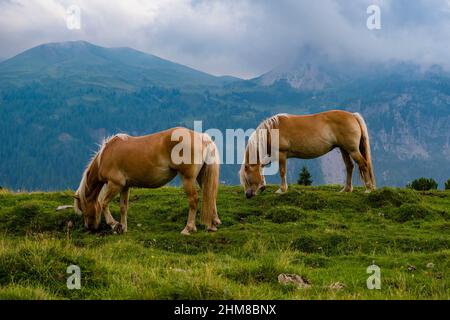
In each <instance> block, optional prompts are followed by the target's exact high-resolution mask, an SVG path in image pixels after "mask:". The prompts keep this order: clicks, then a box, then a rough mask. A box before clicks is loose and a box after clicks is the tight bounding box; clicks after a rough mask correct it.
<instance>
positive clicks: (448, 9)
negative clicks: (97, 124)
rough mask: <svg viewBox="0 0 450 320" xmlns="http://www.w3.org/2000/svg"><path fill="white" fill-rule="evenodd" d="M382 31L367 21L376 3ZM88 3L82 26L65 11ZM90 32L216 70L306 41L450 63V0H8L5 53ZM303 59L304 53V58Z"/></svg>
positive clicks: (0, 50) (104, 41) (242, 66)
mask: <svg viewBox="0 0 450 320" xmlns="http://www.w3.org/2000/svg"><path fill="white" fill-rule="evenodd" d="M371 4H376V5H378V6H379V7H380V9H381V29H380V30H369V29H368V28H367V26H366V21H367V18H368V16H369V15H368V14H367V12H366V9H367V7H368V6H369V5H371ZM70 5H77V6H78V7H79V8H80V9H81V29H80V30H69V29H68V28H67V27H66V9H67V8H68V7H69V6H70ZM69 40H86V41H89V42H92V43H95V44H98V45H102V46H107V47H123V46H127V47H132V48H135V49H139V50H142V51H145V52H148V53H152V54H155V55H157V56H160V57H162V58H166V59H169V60H172V61H175V62H179V63H182V64H185V65H188V66H190V67H193V68H196V69H199V70H202V71H205V72H209V73H212V74H215V75H224V74H227V75H235V76H239V77H243V78H250V77H254V76H258V75H260V74H262V73H264V72H266V71H268V70H270V69H273V68H275V67H277V66H279V65H280V64H283V63H284V62H285V61H288V60H289V59H293V58H295V59H297V60H298V59H299V57H298V55H299V54H301V52H302V49H303V48H304V47H305V46H308V47H313V48H315V49H317V50H320V51H321V52H322V53H324V54H326V55H327V56H329V57H331V58H335V59H349V60H351V61H359V62H360V63H369V62H383V61H387V60H400V61H411V62H416V63H420V64H422V65H425V66H427V65H431V64H440V65H443V66H444V67H446V68H449V67H450V61H449V59H448V57H450V1H447V0H416V1H407V0H378V1H377V0H362V1H345V0H340V1H332V0H318V1H306V0H305V1H299V0H280V1H269V0H242V1H229V0H216V1H203V0H192V1H188V0H177V1H175V0H152V1H144V0H127V1H119V0H117V1H111V0H67V1H66V0H3V1H2V0H0V57H3V58H7V57H11V56H13V55H15V54H17V53H19V52H21V51H23V50H26V49H28V48H30V47H33V46H36V45H39V44H42V43H46V42H59V41H69ZM300 58H301V57H300Z"/></svg>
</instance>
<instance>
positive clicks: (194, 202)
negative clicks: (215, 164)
mask: <svg viewBox="0 0 450 320" xmlns="http://www.w3.org/2000/svg"><path fill="white" fill-rule="evenodd" d="M181 180H182V182H183V188H184V191H185V192H186V195H187V197H188V200H189V216H188V221H187V224H186V227H185V228H184V229H183V231H181V233H182V234H184V235H189V233H190V232H191V231H197V227H196V226H195V216H196V214H197V207H198V193H197V190H196V188H195V179H194V178H187V177H185V176H181Z"/></svg>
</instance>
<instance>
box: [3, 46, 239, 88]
mask: <svg viewBox="0 0 450 320" xmlns="http://www.w3.org/2000/svg"><path fill="white" fill-rule="evenodd" d="M0 76H1V80H2V84H5V82H6V83H9V84H13V85H23V84H24V83H27V82H28V81H29V80H33V81H45V80H47V79H63V80H64V81H72V82H74V83H77V84H86V85H97V86H113V87H117V88H121V89H136V88H139V87H141V86H145V85H147V86H148V85H158V86H169V87H193V86H198V85H201V86H215V85H223V84H225V83H228V82H231V81H234V80H236V78H233V77H215V76H212V75H209V74H207V73H204V72H200V71H197V70H194V69H191V68H189V67H186V66H183V65H180V64H177V63H173V62H170V61H168V60H164V59H161V58H159V57H156V56H154V55H150V54H147V53H143V52H140V51H137V50H134V49H130V48H103V47H100V46H96V45H93V44H90V43H88V42H84V41H73V42H63V43H49V44H44V45H40V46H37V47H35V48H32V49H29V50H27V51H25V52H23V53H21V54H19V55H17V56H15V57H13V58H11V59H8V60H6V61H3V62H2V63H0Z"/></svg>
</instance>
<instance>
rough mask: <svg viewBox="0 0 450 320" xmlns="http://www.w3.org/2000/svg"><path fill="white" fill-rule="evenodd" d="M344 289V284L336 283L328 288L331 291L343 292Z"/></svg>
mask: <svg viewBox="0 0 450 320" xmlns="http://www.w3.org/2000/svg"><path fill="white" fill-rule="evenodd" d="M344 288H345V284H343V283H342V282H335V283H332V284H330V285H329V286H328V289H330V290H342V289H344Z"/></svg>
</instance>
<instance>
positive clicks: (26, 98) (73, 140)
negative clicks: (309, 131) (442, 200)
mask: <svg viewBox="0 0 450 320" xmlns="http://www.w3.org/2000/svg"><path fill="white" fill-rule="evenodd" d="M264 79H266V80H264ZM272 80H273V81H272ZM335 108H338V109H346V110H349V111H352V112H360V113H361V114H362V115H363V116H364V118H365V119H366V121H367V124H368V127H369V134H370V138H371V144H372V150H373V159H374V166H375V175H376V177H377V182H378V185H397V186H404V185H405V184H406V183H407V182H409V181H410V180H411V179H414V178H417V177H419V176H427V177H433V178H435V179H437V180H438V181H439V183H440V184H441V187H442V183H443V181H445V180H447V179H448V178H450V166H449V162H450V77H449V75H448V73H447V72H445V71H444V70H442V69H441V68H439V67H437V66H434V67H431V68H427V69H423V68H420V67H419V66H416V65H412V64H408V63H392V64H384V65H376V66H374V65H372V66H367V67H366V68H357V67H356V66H355V65H348V64H344V63H341V64H336V63H335V62H332V61H329V60H327V58H326V57H320V59H316V58H314V57H313V58H308V56H307V57H306V58H302V59H297V60H295V61H294V63H289V64H286V65H285V66H283V67H280V68H277V69H275V70H273V71H270V72H268V73H266V74H265V75H263V76H261V77H258V78H255V79H252V80H239V79H236V78H233V77H214V76H211V75H208V74H205V73H202V72H200V71H196V70H193V69H190V68H188V67H185V66H182V65H179V64H175V63H172V62H170V61H167V60H164V59H160V58H158V57H155V56H152V55H148V54H145V53H142V52H139V51H136V50H133V49H127V48H118V49H107V48H102V47H98V46H95V45H92V44H89V43H86V42H68V43H59V44H47V45H42V46H38V47H36V48H33V49H30V50H28V51H25V52H24V53H22V54H20V55H18V56H16V57H14V58H12V59H9V60H7V61H4V62H3V63H0V135H1V136H2V143H0V159H1V161H2V165H0V186H4V187H9V188H13V189H27V190H35V189H42V190H55V189H61V188H69V187H70V188H75V187H76V186H77V184H78V183H79V180H80V177H81V173H82V171H83V169H84V167H85V165H86V163H87V161H88V160H89V158H90V157H91V155H92V153H93V152H94V151H95V150H96V148H97V145H96V144H97V143H99V142H100V141H101V139H102V138H103V137H105V136H108V135H111V134H114V133H117V132H126V133H129V134H132V135H142V134H148V133H151V132H156V131H159V130H163V129H167V128H170V127H174V126H178V125H182V126H187V127H192V126H193V122H194V120H203V129H204V130H206V129H208V128H218V129H220V130H222V132H225V129H232V128H242V129H248V128H255V127H256V125H257V124H258V123H259V122H260V121H261V120H263V119H264V118H266V117H268V116H270V115H273V114H276V113H280V112H287V113H293V114H308V113H316V112H321V111H324V110H328V109H335ZM302 163H304V161H296V160H291V161H289V167H288V179H289V181H291V182H295V181H296V179H297V176H298V172H299V165H300V164H302ZM307 164H308V167H309V169H310V171H311V172H312V175H313V180H314V183H317V184H320V183H341V182H342V181H343V170H344V166H343V163H342V160H341V157H340V155H339V154H337V152H334V153H332V154H330V155H328V156H326V157H323V158H321V159H317V160H308V161H307ZM238 170H239V166H238V165H223V166H222V168H221V180H222V181H224V182H226V183H230V184H236V183H239V180H238V176H237V171H238ZM355 178H356V173H355ZM278 180H279V179H278V177H276V176H275V177H268V178H267V181H268V182H278ZM355 182H356V179H355Z"/></svg>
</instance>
